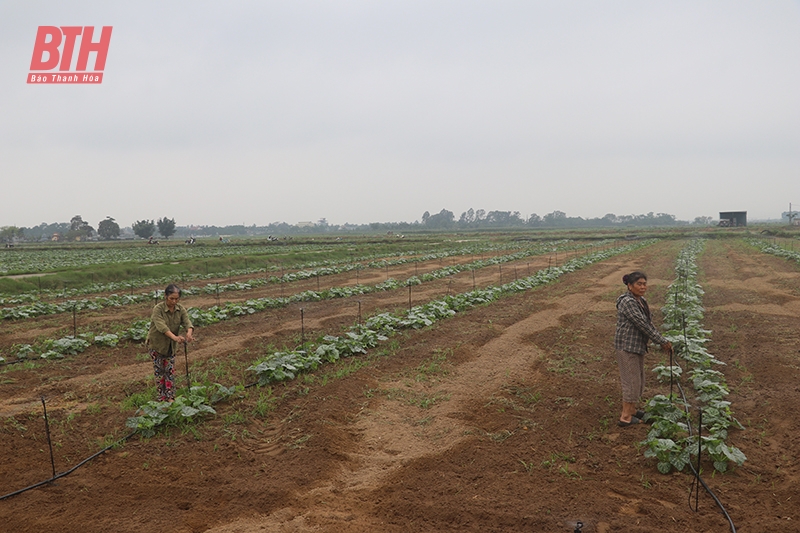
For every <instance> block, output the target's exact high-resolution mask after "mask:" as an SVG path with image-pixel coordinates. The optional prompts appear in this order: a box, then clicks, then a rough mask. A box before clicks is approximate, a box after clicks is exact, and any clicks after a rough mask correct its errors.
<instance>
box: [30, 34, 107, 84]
mask: <svg viewBox="0 0 800 533" xmlns="http://www.w3.org/2000/svg"><path fill="white" fill-rule="evenodd" d="M111 28H112V27H111V26H103V30H102V31H101V32H100V40H99V41H97V42H92V37H93V35H94V26H61V27H60V28H59V27H58V26H39V31H37V32H36V42H35V43H34V45H33V58H32V59H31V71H39V72H30V73H29V74H28V83H65V84H73V83H103V69H105V68H106V56H108V44H109V43H110V42H111ZM78 37H80V41H81V46H80V48H79V49H78V58H77V62H76V64H75V69H74V70H70V68H71V66H72V56H73V55H74V53H73V52H74V51H75V41H76V40H77V39H78ZM62 43H63V46H62ZM92 52H94V53H95V57H94V69H93V70H92V71H91V72H86V66H87V64H88V63H89V54H90V53H92ZM56 67H58V70H57V71H56V72H52V71H54V70H55V69H56ZM41 71H51V72H41Z"/></svg>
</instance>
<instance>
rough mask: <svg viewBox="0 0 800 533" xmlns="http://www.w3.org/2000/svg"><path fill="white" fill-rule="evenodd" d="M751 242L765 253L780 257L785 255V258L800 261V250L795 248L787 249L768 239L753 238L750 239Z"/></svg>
mask: <svg viewBox="0 0 800 533" xmlns="http://www.w3.org/2000/svg"><path fill="white" fill-rule="evenodd" d="M750 244H751V245H752V246H755V247H756V248H758V249H759V250H761V251H762V252H764V253H765V254H772V255H777V256H778V257H783V258H784V259H790V260H792V261H797V262H798V263H800V252H796V251H794V250H787V249H786V248H783V247H782V246H778V245H777V244H774V243H771V242H767V241H760V240H752V241H750Z"/></svg>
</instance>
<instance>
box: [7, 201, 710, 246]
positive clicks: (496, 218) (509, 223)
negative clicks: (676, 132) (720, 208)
mask: <svg viewBox="0 0 800 533" xmlns="http://www.w3.org/2000/svg"><path fill="white" fill-rule="evenodd" d="M712 222H713V218H712V217H708V216H701V217H696V218H695V219H694V221H693V222H688V221H681V220H677V219H676V218H675V215H670V214H668V213H653V212H650V213H647V214H641V215H615V214H614V213H609V214H607V215H605V216H602V217H598V218H583V217H570V216H567V214H566V213H564V212H563V211H553V212H552V213H548V214H546V215H544V216H539V215H537V214H536V213H532V214H530V215H528V216H527V217H524V216H522V215H521V214H520V212H519V211H488V212H487V211H485V210H483V209H472V208H470V209H468V210H466V211H464V212H463V213H461V216H459V217H458V218H456V216H455V214H454V213H453V212H452V211H449V210H447V209H442V210H441V211H439V212H438V213H435V214H431V213H430V212H428V211H425V212H424V213H423V214H422V218H421V219H420V220H416V221H414V222H372V223H369V224H350V223H344V224H329V223H328V221H327V219H325V218H321V219H319V220H318V221H317V222H316V223H303V224H296V225H294V224H288V223H286V222H273V223H271V224H268V225H266V226H256V225H255V224H253V225H252V226H245V225H243V224H242V225H232V226H177V225H176V223H175V219H174V218H167V217H162V218H159V219H158V220H148V219H143V220H137V221H135V222H134V223H132V224H131V227H130V229H127V228H126V229H125V230H124V231H123V229H122V228H120V226H119V224H118V223H117V222H116V221H115V220H114V219H113V218H112V217H106V218H105V219H104V220H101V221H100V222H99V223H98V225H97V231H95V229H94V228H93V227H92V226H91V225H89V223H88V222H86V221H84V220H83V218H82V217H81V216H80V215H75V216H74V217H72V219H71V220H70V221H69V222H62V223H54V224H47V223H44V222H43V223H41V224H40V225H38V226H34V227H32V228H18V227H16V226H5V227H0V242H6V243H9V242H14V241H19V240H28V241H40V240H50V239H56V240H67V241H77V240H86V239H103V240H111V239H118V238H120V237H121V236H123V235H124V233H125V232H127V235H129V236H130V235H131V234H134V235H136V236H138V237H140V238H142V239H150V238H151V237H153V236H155V235H156V233H158V235H160V236H161V237H163V238H165V239H168V238H170V237H172V236H176V237H180V238H188V237H202V236H208V237H218V236H235V235H240V236H247V235H268V236H275V237H276V238H277V237H278V236H286V235H302V234H318V233H325V232H387V231H393V232H407V231H414V230H417V231H419V230H436V231H441V230H451V231H452V230H473V229H474V230H483V229H503V228H508V229H514V228H518V229H524V228H603V227H605V228H609V227H644V226H676V225H688V224H695V225H708V224H711V223H712Z"/></svg>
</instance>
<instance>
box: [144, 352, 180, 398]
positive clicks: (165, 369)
mask: <svg viewBox="0 0 800 533" xmlns="http://www.w3.org/2000/svg"><path fill="white" fill-rule="evenodd" d="M150 358H151V359H152V360H153V370H154V371H155V372H154V373H155V376H156V384H157V385H158V401H160V402H169V401H172V400H174V399H175V388H174V387H175V356H174V355H164V354H160V353H158V352H157V351H155V350H150Z"/></svg>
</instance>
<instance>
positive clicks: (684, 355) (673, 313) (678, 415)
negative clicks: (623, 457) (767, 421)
mask: <svg viewBox="0 0 800 533" xmlns="http://www.w3.org/2000/svg"><path fill="white" fill-rule="evenodd" d="M704 244H705V243H704V241H702V240H699V239H698V240H693V241H691V242H690V243H689V244H688V245H687V246H686V247H685V248H684V249H683V250H682V251H681V253H680V254H679V257H678V260H677V263H676V274H677V279H676V280H675V281H674V282H673V283H672V284H671V285H670V287H669V291H668V300H667V302H666V303H665V304H664V307H663V308H662V311H663V313H664V324H663V329H665V330H666V333H665V336H666V337H667V338H668V339H669V340H670V342H672V345H673V348H674V350H675V355H676V356H677V357H678V358H680V359H682V360H683V362H684V364H685V365H686V366H687V368H689V370H688V371H687V372H686V373H685V374H686V375H687V376H688V378H689V382H690V383H691V385H692V389H693V395H692V398H690V399H687V397H686V394H687V392H686V389H685V388H684V387H683V386H682V383H683V381H682V378H683V376H684V371H683V368H682V367H681V365H680V364H678V363H677V362H675V361H673V362H671V364H666V365H665V364H659V365H656V366H655V368H653V371H654V372H655V373H656V374H657V375H658V378H659V380H660V381H662V382H664V381H668V382H671V384H675V385H676V386H677V388H678V390H680V391H681V396H680V397H679V396H678V395H677V394H673V393H672V392H671V393H670V396H669V397H668V396H665V395H656V396H654V397H653V398H652V399H651V400H650V402H649V403H648V409H647V420H648V422H652V426H651V429H650V431H649V433H648V435H647V438H646V439H645V440H644V441H643V442H642V445H643V446H644V447H645V452H644V455H645V457H651V458H655V459H656V460H657V468H658V470H659V472H661V473H663V474H666V473H668V472H669V471H670V470H671V469H672V468H675V469H676V470H679V471H681V470H683V468H684V467H685V466H686V465H687V464H689V460H690V456H692V455H694V456H696V455H697V453H698V435H700V434H693V432H692V431H691V427H692V423H693V420H692V417H691V414H690V409H691V406H692V404H694V406H695V407H697V408H698V409H699V410H700V411H701V412H702V426H701V425H700V424H699V423H695V424H694V428H695V429H696V430H698V431H700V432H702V433H705V434H704V435H702V436H701V437H700V439H701V442H700V449H701V452H703V451H704V452H706V453H707V454H708V455H709V457H710V458H711V459H712V461H713V463H714V468H715V469H716V470H718V471H720V472H724V471H725V470H727V468H728V463H729V462H730V461H732V462H734V463H735V464H737V465H742V464H743V463H744V461H745V460H746V457H745V455H744V453H742V451H741V450H739V449H738V448H736V447H734V446H729V445H728V444H726V440H727V438H728V429H729V428H731V427H735V428H739V429H744V428H743V427H742V425H741V424H740V423H739V421H738V420H736V418H734V417H733V414H732V412H731V408H730V402H729V401H727V400H725V397H726V396H727V395H728V386H727V383H726V381H725V376H724V374H723V373H722V372H720V371H718V370H714V369H713V368H712V366H715V365H724V363H723V362H722V361H720V360H719V359H717V358H716V357H714V356H713V355H712V354H710V353H709V352H708V350H707V349H706V347H705V345H706V343H707V342H708V341H709V340H710V337H709V336H710V334H711V332H710V331H709V330H706V329H704V328H703V324H702V321H703V312H704V310H703V307H702V296H703V289H702V287H701V286H700V285H699V284H698V283H697V264H696V257H697V255H699V254H700V253H701V252H702V250H703V247H704Z"/></svg>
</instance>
